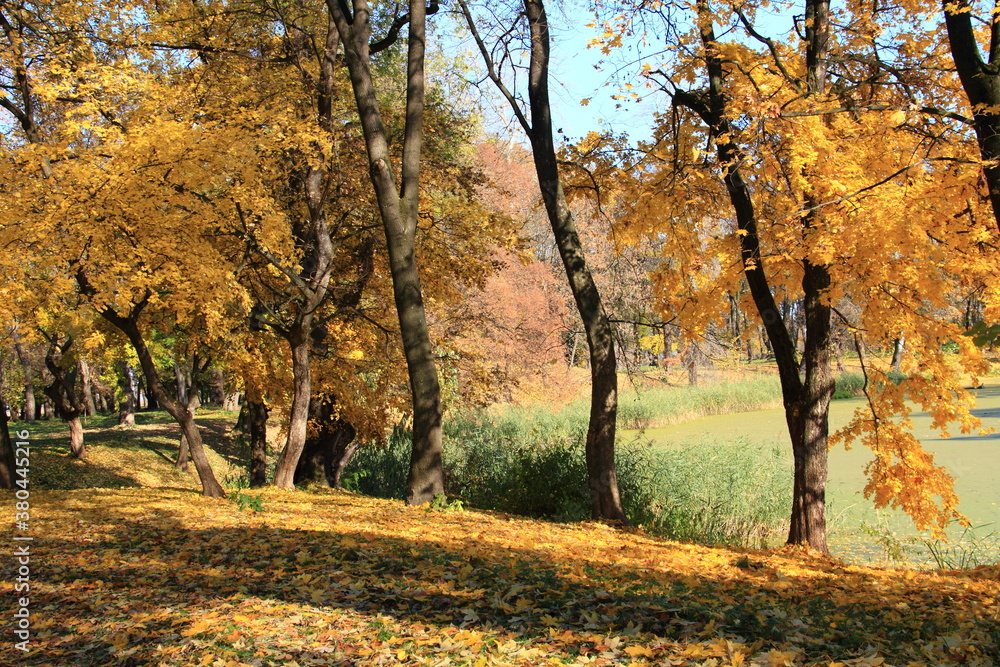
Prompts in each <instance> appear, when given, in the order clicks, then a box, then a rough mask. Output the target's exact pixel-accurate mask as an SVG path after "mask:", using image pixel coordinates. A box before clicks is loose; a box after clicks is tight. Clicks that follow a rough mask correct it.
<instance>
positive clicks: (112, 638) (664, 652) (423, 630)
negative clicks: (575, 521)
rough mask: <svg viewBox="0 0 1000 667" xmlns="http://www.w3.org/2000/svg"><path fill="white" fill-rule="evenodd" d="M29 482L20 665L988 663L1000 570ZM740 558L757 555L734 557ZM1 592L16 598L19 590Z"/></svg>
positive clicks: (12, 655) (296, 496) (282, 501)
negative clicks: (28, 557) (28, 561)
mask: <svg viewBox="0 0 1000 667" xmlns="http://www.w3.org/2000/svg"><path fill="white" fill-rule="evenodd" d="M262 496H263V499H264V504H265V508H266V511H265V512H263V513H260V514H254V513H246V512H240V510H239V508H237V507H236V506H234V505H233V504H232V503H229V502H226V501H211V500H206V499H204V498H200V497H198V496H197V495H195V493H194V492H190V491H182V490H163V489H159V490H150V489H146V490H137V489H126V490H113V491H112V490H90V491H72V492H36V493H34V494H32V508H33V515H32V524H31V525H32V529H33V531H34V535H35V541H34V542H33V543H32V574H31V577H32V579H31V591H30V595H31V610H32V632H33V637H32V644H31V647H32V651H31V652H29V653H27V654H24V655H22V654H21V652H20V651H17V652H14V651H13V649H12V648H11V647H10V645H9V644H8V645H7V646H6V647H5V648H4V649H3V651H4V652H5V653H4V654H3V656H2V657H0V661H2V662H3V663H4V664H8V663H9V662H10V661H11V660H14V661H15V663H16V664H19V665H20V664H23V665H49V664H78V665H131V664H157V665H213V666H214V665H220V666H227V665H234V666H239V665H294V664H297V665H301V666H303V667H304V666H305V665H383V664H384V665H395V664H406V665H469V666H484V667H485V666H486V665H518V666H521V665H524V666H527V665H717V666H721V665H776V666H777V665H800V664H816V665H879V664H883V663H884V664H893V665H947V664H978V665H990V664H995V663H996V662H997V660H998V656H1000V650H998V647H997V640H998V637H1000V627H998V621H997V618H998V610H1000V607H998V602H997V599H998V597H1000V577H998V574H1000V570H998V568H992V569H991V568H981V569H979V570H976V571H973V572H971V573H956V574H939V573H923V572H914V571H905V570H904V571H899V570H882V569H874V568H864V567H853V566H846V565H843V564H841V563H839V562H837V561H834V560H831V559H827V558H824V557H821V556H819V555H816V554H814V553H810V552H808V551H802V550H798V549H790V548H786V549H780V550H774V551H757V552H733V551H730V550H725V549H715V548H710V547H703V546H697V545H691V544H680V543H674V542H666V541H662V540H654V539H650V538H649V537H646V536H644V535H643V534H641V533H639V532H621V531H617V530H614V529H612V528H609V527H607V526H604V525H600V524H589V523H588V524H581V525H573V526H566V525H559V524H550V523H544V522H538V521H529V520H522V519H517V518H513V517H508V516H504V515H498V514H483V513H476V512H461V513H440V512H426V511H424V510H422V509H419V508H407V507H405V506H404V505H402V504H400V503H396V502H390V501H383V500H375V499H369V498H362V497H357V496H352V495H349V494H342V493H335V492H327V493H312V494H307V493H303V492H281V491H277V490H265V491H263V492H262ZM748 563H752V567H747V566H746V564H748ZM10 587H11V586H10V584H8V587H7V593H8V595H13V593H12V592H11V590H10Z"/></svg>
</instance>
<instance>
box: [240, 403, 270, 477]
mask: <svg viewBox="0 0 1000 667" xmlns="http://www.w3.org/2000/svg"><path fill="white" fill-rule="evenodd" d="M243 405H244V406H245V407H246V410H247V420H248V424H249V427H250V429H249V430H250V486H251V487H252V488H257V487H260V486H264V485H265V484H267V412H268V410H267V405H265V403H264V401H263V400H255V399H253V398H250V397H249V396H248V398H247V401H246V403H244V404H243Z"/></svg>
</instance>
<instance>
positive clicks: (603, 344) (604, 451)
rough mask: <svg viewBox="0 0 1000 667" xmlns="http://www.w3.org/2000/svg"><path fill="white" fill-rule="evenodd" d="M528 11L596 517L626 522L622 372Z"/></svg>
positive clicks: (544, 51)
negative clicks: (580, 373)
mask: <svg viewBox="0 0 1000 667" xmlns="http://www.w3.org/2000/svg"><path fill="white" fill-rule="evenodd" d="M524 8H525V11H526V13H527V16H528V25H529V28H530V30H531V65H530V69H529V74H528V100H529V106H530V114H531V125H530V128H526V129H529V133H528V134H529V137H530V139H531V149H532V156H533V159H534V162H535V173H536V174H537V176H538V184H539V187H540V188H541V190H542V201H543V202H544V204H545V210H546V213H547V214H548V218H549V223H550V225H551V226H552V233H553V235H554V236H555V240H556V246H557V247H558V248H559V256H560V257H561V258H562V261H563V267H564V268H565V270H566V277H567V279H568V280H569V285H570V289H571V290H572V292H573V298H574V300H575V301H576V307H577V310H578V311H579V313H580V318H581V319H582V320H583V327H584V331H585V333H586V336H587V345H588V346H589V348H590V380H591V395H590V424H589V427H588V429H587V441H586V459H587V474H588V480H589V486H590V501H591V515H592V516H593V518H595V519H607V520H610V521H615V522H618V523H622V524H627V523H628V519H626V518H625V512H624V510H623V509H622V505H621V498H620V496H619V492H618V476H617V472H616V470H615V429H616V420H617V413H618V369H617V363H616V360H615V343H614V332H613V331H612V329H611V324H610V323H609V322H608V317H607V314H606V313H605V312H604V304H603V303H602V302H601V296H600V293H599V292H598V290H597V285H596V283H595V282H594V279H593V276H592V275H591V273H590V268H589V267H588V266H587V260H586V255H585V253H584V251H583V246H582V244H581V243H580V237H579V235H578V234H577V231H576V225H575V224H574V222H573V214H572V212H571V211H570V209H569V204H568V203H567V202H566V197H565V194H564V193H563V189H562V182H561V180H560V178H559V168H558V162H557V161H556V155H555V145H554V144H553V140H552V120H551V107H550V104H549V81H548V79H549V75H548V68H549V48H550V40H549V24H548V18H547V16H546V13H545V6H544V4H543V3H542V0H525V2H524Z"/></svg>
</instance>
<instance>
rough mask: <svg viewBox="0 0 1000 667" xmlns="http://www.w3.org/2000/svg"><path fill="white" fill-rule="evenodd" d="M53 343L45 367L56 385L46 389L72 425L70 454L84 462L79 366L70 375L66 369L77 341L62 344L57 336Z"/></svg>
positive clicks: (61, 416)
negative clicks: (63, 364)
mask: <svg viewBox="0 0 1000 667" xmlns="http://www.w3.org/2000/svg"><path fill="white" fill-rule="evenodd" d="M49 342H50V345H49V349H48V351H47V352H46V354H45V367H46V368H47V369H48V371H49V373H50V374H51V375H52V382H51V383H50V384H48V385H47V386H46V387H45V395H46V396H48V397H49V399H51V401H52V403H53V404H54V405H55V408H56V411H57V412H58V413H59V417H60V418H62V419H63V420H64V421H65V422H66V423H67V424H68V425H69V435H70V438H69V446H70V455H72V456H73V457H75V458H78V459H82V458H85V457H86V454H87V450H86V448H85V447H84V443H83V425H82V424H81V423H80V415H81V414H82V413H83V410H84V408H83V405H82V404H81V403H80V401H79V399H78V398H77V395H76V372H75V368H76V364H73V366H72V368H71V370H70V371H68V372H67V370H66V369H65V368H63V367H62V361H63V359H64V357H65V355H66V354H67V353H68V352H69V350H70V348H71V347H72V346H73V339H72V338H67V339H66V341H65V342H64V343H62V344H58V343H57V338H56V337H55V336H53V337H49Z"/></svg>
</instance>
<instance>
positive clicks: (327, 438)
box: [295, 396, 361, 489]
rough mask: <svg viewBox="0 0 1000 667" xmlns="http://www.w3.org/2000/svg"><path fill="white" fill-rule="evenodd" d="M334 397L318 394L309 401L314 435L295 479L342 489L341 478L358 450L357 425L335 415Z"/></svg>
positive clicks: (311, 434) (307, 446) (303, 455)
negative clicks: (355, 427)
mask: <svg viewBox="0 0 1000 667" xmlns="http://www.w3.org/2000/svg"><path fill="white" fill-rule="evenodd" d="M335 410H336V401H335V400H334V399H333V398H332V397H319V396H314V397H313V400H312V401H311V402H310V405H309V417H310V424H311V428H310V435H309V438H308V439H307V440H306V448H305V451H303V452H302V458H301V459H299V467H298V469H297V470H296V471H295V482H296V484H298V483H300V482H311V483H313V484H319V485H321V486H330V487H332V488H335V489H342V488H343V486H342V485H341V482H340V478H341V475H343V472H344V469H345V468H346V467H347V464H348V463H350V462H351V459H352V458H353V457H354V454H355V453H356V452H357V451H358V447H359V446H360V444H361V443H360V441H358V440H356V438H355V436H356V435H357V434H356V432H355V430H354V427H353V426H352V425H351V424H350V423H349V422H347V421H346V420H344V419H342V418H340V417H336V416H335Z"/></svg>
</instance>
